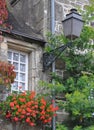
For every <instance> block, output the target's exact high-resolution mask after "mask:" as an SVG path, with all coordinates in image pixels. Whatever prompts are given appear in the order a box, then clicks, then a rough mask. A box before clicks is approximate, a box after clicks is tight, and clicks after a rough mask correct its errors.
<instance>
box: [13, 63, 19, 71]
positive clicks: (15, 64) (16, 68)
mask: <svg viewBox="0 0 94 130" xmlns="http://www.w3.org/2000/svg"><path fill="white" fill-rule="evenodd" d="M13 65H14V66H15V70H18V63H16V62H13Z"/></svg>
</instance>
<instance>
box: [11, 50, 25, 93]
mask: <svg viewBox="0 0 94 130" xmlns="http://www.w3.org/2000/svg"><path fill="white" fill-rule="evenodd" d="M8 62H9V63H11V64H13V65H14V66H15V72H16V79H15V82H14V83H13V84H12V90H11V91H19V90H21V91H24V90H27V89H28V88H27V87H28V54H27V53H23V52H20V51H15V50H8Z"/></svg>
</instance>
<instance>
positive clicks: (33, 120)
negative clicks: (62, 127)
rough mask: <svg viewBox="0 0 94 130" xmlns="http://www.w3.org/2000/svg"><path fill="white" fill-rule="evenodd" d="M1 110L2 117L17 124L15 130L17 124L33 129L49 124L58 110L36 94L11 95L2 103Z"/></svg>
mask: <svg viewBox="0 0 94 130" xmlns="http://www.w3.org/2000/svg"><path fill="white" fill-rule="evenodd" d="M0 108H1V114H2V116H3V117H4V118H5V119H7V120H8V121H10V122H11V123H12V124H15V130H16V126H17V124H21V125H24V126H28V125H29V126H32V127H34V126H41V125H45V124H49V123H50V122H51V120H52V117H53V116H55V112H56V110H57V109H58V107H54V106H53V105H52V104H51V103H50V102H48V101H46V100H45V99H44V97H42V96H41V97H39V96H36V94H35V92H23V93H20V94H17V95H16V94H11V95H9V96H8V97H7V99H6V101H3V102H1V103H0ZM13 128H14V127H13ZM13 130H14V129H13ZM17 130H20V128H19V129H18V128H17Z"/></svg>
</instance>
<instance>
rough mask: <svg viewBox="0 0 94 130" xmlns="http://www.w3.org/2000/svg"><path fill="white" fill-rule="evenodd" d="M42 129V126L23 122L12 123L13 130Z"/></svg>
mask: <svg viewBox="0 0 94 130" xmlns="http://www.w3.org/2000/svg"><path fill="white" fill-rule="evenodd" d="M23 129H24V130H41V127H40V126H29V125H27V124H23V123H12V130H23Z"/></svg>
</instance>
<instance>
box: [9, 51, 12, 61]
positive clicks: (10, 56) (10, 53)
mask: <svg viewBox="0 0 94 130" xmlns="http://www.w3.org/2000/svg"><path fill="white" fill-rule="evenodd" d="M8 59H10V60H11V59H12V52H9V51H8Z"/></svg>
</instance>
